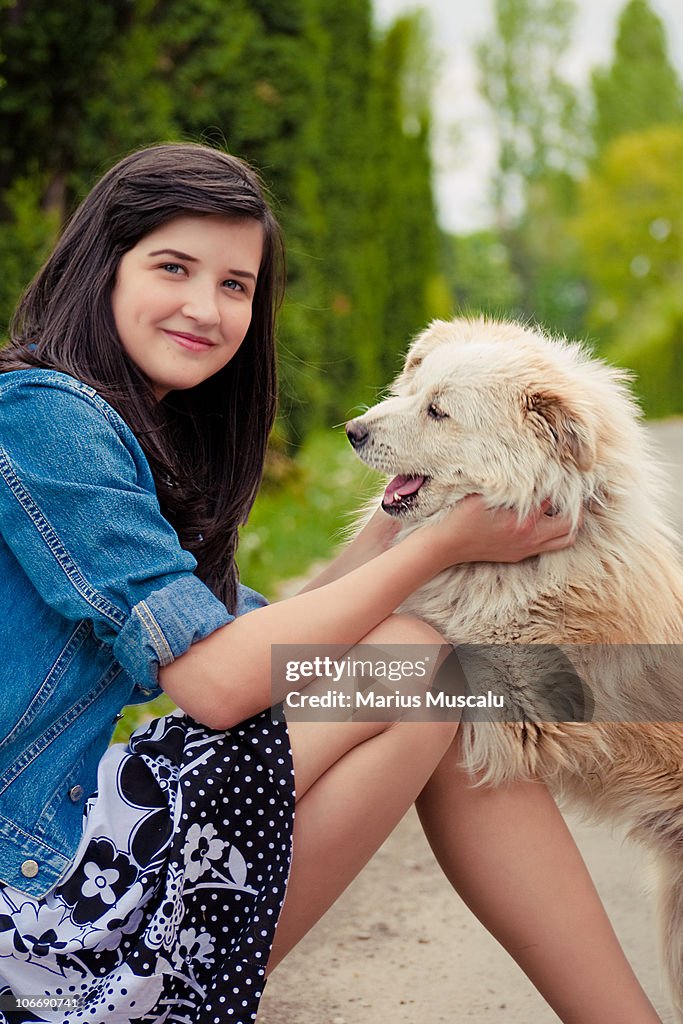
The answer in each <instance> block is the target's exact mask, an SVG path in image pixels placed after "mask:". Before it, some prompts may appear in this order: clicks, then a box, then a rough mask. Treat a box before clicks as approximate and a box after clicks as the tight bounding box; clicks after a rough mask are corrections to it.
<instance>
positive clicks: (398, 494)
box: [383, 476, 425, 505]
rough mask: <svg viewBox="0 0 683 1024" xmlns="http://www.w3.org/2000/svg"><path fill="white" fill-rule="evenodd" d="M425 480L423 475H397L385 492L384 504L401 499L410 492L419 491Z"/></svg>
mask: <svg viewBox="0 0 683 1024" xmlns="http://www.w3.org/2000/svg"><path fill="white" fill-rule="evenodd" d="M424 482H425V478H424V477H423V476H395V477H394V479H393V480H392V481H391V482H390V483H389V485H388V486H387V489H386V491H385V492H384V499H383V500H384V504H385V505H390V504H391V503H392V502H393V501H400V499H401V498H405V497H406V495H408V494H414V493H415V491H419V489H420V488H421V487H422V484H423V483H424Z"/></svg>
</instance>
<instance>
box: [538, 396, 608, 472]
mask: <svg viewBox="0 0 683 1024" xmlns="http://www.w3.org/2000/svg"><path fill="white" fill-rule="evenodd" d="M523 408H524V414H525V417H526V419H527V422H528V423H529V425H530V426H531V428H532V429H533V430H535V431H536V433H538V434H539V435H540V436H542V437H548V435H550V437H551V438H552V440H553V441H554V443H555V446H556V448H557V451H558V454H559V456H560V458H561V459H562V460H563V461H564V462H572V463H574V465H575V466H576V467H577V468H578V469H580V470H581V471H582V472H584V473H585V472H586V471H587V470H589V469H591V468H592V466H593V465H594V464H595V459H596V454H597V453H596V447H595V438H594V436H593V431H592V430H591V428H590V426H589V425H588V424H587V423H586V422H585V420H584V419H583V418H582V417H581V414H580V413H579V412H578V411H577V410H576V409H572V408H571V406H570V405H569V403H568V402H567V401H566V400H565V399H564V398H563V397H562V396H561V395H558V394H557V393H554V392H551V391H528V392H526V393H525V394H524V398H523Z"/></svg>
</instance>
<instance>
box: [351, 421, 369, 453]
mask: <svg viewBox="0 0 683 1024" xmlns="http://www.w3.org/2000/svg"><path fill="white" fill-rule="evenodd" d="M346 436H347V437H348V439H349V441H350V442H351V444H352V445H353V447H354V448H362V447H363V445H364V444H365V442H366V441H367V439H368V437H369V436H370V431H369V430H368V428H367V427H366V426H365V424H364V423H361V422H360V420H349V422H348V423H347V424H346Z"/></svg>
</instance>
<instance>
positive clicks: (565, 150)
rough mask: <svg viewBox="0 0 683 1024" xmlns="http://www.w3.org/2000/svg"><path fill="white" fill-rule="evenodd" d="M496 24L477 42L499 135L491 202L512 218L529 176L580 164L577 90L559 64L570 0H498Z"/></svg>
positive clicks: (506, 220)
mask: <svg viewBox="0 0 683 1024" xmlns="http://www.w3.org/2000/svg"><path fill="white" fill-rule="evenodd" d="M494 13H495V30H494V33H493V34H492V35H491V37H490V38H488V39H487V40H486V41H484V42H482V43H481V44H480V45H479V47H478V49H477V57H478V64H479V72H480V89H481V92H482V95H483V97H484V99H485V100H486V101H487V102H488V104H489V106H490V113H491V117H492V120H493V127H494V133H495V136H496V139H497V143H498V162H497V168H496V172H495V175H494V179H493V203H494V209H495V211H496V214H497V221H498V225H499V227H501V228H506V227H510V226H511V225H513V224H514V223H515V221H516V219H517V217H518V216H519V214H520V212H521V211H522V209H523V207H524V201H525V194H526V189H527V186H528V185H529V183H530V182H534V181H538V180H540V179H543V178H544V177H546V176H547V175H548V173H549V172H556V171H557V170H565V171H566V170H571V169H578V168H580V167H581V165H582V157H583V154H584V150H585V133H584V127H583V124H584V122H583V115H582V111H581V109H580V105H579V103H578V101H577V96H576V91H575V90H574V88H573V87H572V86H571V85H570V84H569V83H568V82H567V80H566V79H565V78H564V77H563V76H562V74H561V72H560V70H559V69H560V67H561V63H562V56H563V54H564V53H565V51H566V49H567V47H568V45H569V41H570V37H571V28H572V22H573V19H574V15H575V6H574V3H573V0H495V3H494Z"/></svg>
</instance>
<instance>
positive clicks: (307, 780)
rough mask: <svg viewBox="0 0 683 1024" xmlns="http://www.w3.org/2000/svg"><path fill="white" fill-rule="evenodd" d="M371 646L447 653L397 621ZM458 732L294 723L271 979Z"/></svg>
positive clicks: (425, 633) (434, 639) (408, 622)
mask: <svg viewBox="0 0 683 1024" xmlns="http://www.w3.org/2000/svg"><path fill="white" fill-rule="evenodd" d="M365 641H367V642H368V643H373V644H381V643H392V642H393V643H401V644H405V643H425V644H439V643H441V638H440V637H439V636H438V634H437V633H435V632H434V631H433V630H432V629H431V628H430V627H429V626H426V625H425V624H424V623H422V622H419V621H418V620H414V619H410V618H409V617H408V616H392V617H391V619H387V620H386V621H385V622H384V623H381V624H380V625H379V626H378V627H377V629H375V630H373V631H372V632H371V633H370V634H368V636H367V637H366V638H365ZM455 730H456V724H455V723H453V722H398V723H387V722H337V723H335V722H293V723H290V725H289V735H290V741H291V745H292V754H293V758H294V775H295V780H296V790H297V805H296V817H295V820H294V854H293V858H292V867H291V871H290V877H289V882H288V885H287V895H286V898H285V902H284V906H283V909H282V913H281V915H280V919H279V921H278V926H277V930H276V933H275V941H274V943H273V949H272V951H271V955H270V959H269V961H268V970H269V971H271V970H272V969H273V968H274V967H275V966H276V965H277V964H278V963H279V962H280V960H282V959H283V957H284V956H286V954H287V953H288V952H289V951H290V949H292V947H293V946H295V945H296V943H297V942H298V941H299V939H301V938H302V937H303V936H304V935H305V934H306V932H307V931H308V930H309V928H311V927H312V926H313V925H314V924H315V922H316V921H317V920H318V919H319V918H320V917H322V915H323V914H324V913H325V911H326V910H328V909H329V907H331V906H332V904H333V903H334V901H335V900H336V899H337V897H338V896H340V895H341V893H342V892H343V891H344V889H345V888H346V887H347V885H348V884H349V883H350V882H351V881H352V880H353V879H354V878H355V876H356V875H357V874H358V872H359V871H360V870H361V868H363V867H364V865H365V864H366V863H367V862H368V861H369V859H370V857H371V856H372V855H373V853H374V852H375V851H376V850H377V849H378V847H379V846H381V844H382V843H383V842H384V840H385V839H386V838H387V836H388V835H389V834H390V833H391V832H392V831H393V829H394V828H395V827H396V825H397V824H398V822H399V821H400V820H401V818H402V817H403V815H404V814H405V813H406V811H407V810H408V808H409V807H410V806H411V804H413V803H414V802H415V799H416V797H417V795H418V793H419V792H420V790H421V789H422V788H423V787H424V785H425V783H426V781H427V779H428V778H429V776H430V775H431V774H432V772H433V771H434V768H435V767H436V765H437V764H438V762H439V761H440V759H441V758H442V757H443V755H444V754H445V753H446V751H447V750H448V748H449V747H450V745H451V743H452V741H453V737H454V735H455Z"/></svg>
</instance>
